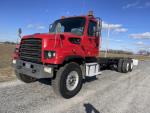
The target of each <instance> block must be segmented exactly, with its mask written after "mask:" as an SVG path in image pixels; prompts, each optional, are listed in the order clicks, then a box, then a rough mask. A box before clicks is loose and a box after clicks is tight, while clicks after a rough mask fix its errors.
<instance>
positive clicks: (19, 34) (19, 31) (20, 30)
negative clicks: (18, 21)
mask: <svg viewBox="0 0 150 113" xmlns="http://www.w3.org/2000/svg"><path fill="white" fill-rule="evenodd" d="M21 34H22V29H21V28H19V29H18V36H19V37H20V38H21Z"/></svg>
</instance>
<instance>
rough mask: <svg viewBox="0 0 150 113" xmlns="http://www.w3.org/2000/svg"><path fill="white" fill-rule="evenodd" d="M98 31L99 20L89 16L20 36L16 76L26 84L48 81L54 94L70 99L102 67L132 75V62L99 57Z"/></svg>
mask: <svg viewBox="0 0 150 113" xmlns="http://www.w3.org/2000/svg"><path fill="white" fill-rule="evenodd" d="M101 29H102V22H101V19H100V18H96V17H94V16H93V14H92V12H89V14H88V15H86V16H75V17H67V18H66V17H62V18H61V19H59V20H56V21H55V22H54V23H53V24H51V25H50V28H49V33H44V34H40V33H37V34H33V35H27V36H23V37H22V39H21V42H20V44H19V46H18V49H17V55H15V56H17V57H15V58H14V59H13V64H14V67H15V73H16V76H17V77H18V79H20V80H21V81H23V82H25V83H31V82H34V81H36V80H37V79H41V78H51V80H52V87H53V89H54V92H55V93H56V94H58V95H59V96H62V97H64V98H71V97H73V96H75V95H76V94H77V93H78V92H79V91H80V89H81V87H82V81H83V79H85V78H86V77H93V76H96V75H99V74H100V73H101V72H100V69H101V67H104V66H105V67H111V66H113V67H115V68H116V69H117V71H119V72H123V73H127V72H129V71H132V69H133V60H132V59H131V58H108V57H107V58H102V57H98V56H99V47H100V45H101Z"/></svg>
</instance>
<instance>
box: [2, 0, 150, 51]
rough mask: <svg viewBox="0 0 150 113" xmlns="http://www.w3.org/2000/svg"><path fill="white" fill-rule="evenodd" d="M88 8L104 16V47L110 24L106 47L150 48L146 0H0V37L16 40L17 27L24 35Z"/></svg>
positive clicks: (149, 5) (149, 3)
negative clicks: (107, 45) (108, 44)
mask: <svg viewBox="0 0 150 113" xmlns="http://www.w3.org/2000/svg"><path fill="white" fill-rule="evenodd" d="M89 10H93V11H94V15H96V16H97V17H101V18H102V20H103V31H102V34H103V35H102V36H103V37H102V38H103V39H102V40H103V44H102V48H103V49H105V48H106V33H107V29H108V24H109V26H110V29H111V31H110V42H109V43H110V46H109V48H111V49H123V50H130V51H134V52H136V51H138V50H140V49H146V50H149V51H150V22H149V21H150V1H149V0H54V1H52V0H24V1H22V0H11V1H10V0H0V41H7V40H8V41H17V38H18V36H17V29H18V28H19V27H21V28H22V29H23V35H26V34H33V33H37V32H48V26H49V24H50V23H52V22H53V21H54V20H56V19H59V18H60V17H61V16H72V15H73V16H74V15H85V14H87V12H88V11H89Z"/></svg>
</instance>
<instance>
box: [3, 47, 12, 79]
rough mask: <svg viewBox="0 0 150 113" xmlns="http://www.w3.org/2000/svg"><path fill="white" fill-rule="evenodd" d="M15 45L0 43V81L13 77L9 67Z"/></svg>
mask: <svg viewBox="0 0 150 113" xmlns="http://www.w3.org/2000/svg"><path fill="white" fill-rule="evenodd" d="M14 48H15V45H10V44H0V82H1V81H8V80H12V79H15V75H14V73H13V72H14V71H13V68H12V67H11V61H12V53H13V51H14Z"/></svg>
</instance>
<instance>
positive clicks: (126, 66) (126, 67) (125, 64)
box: [122, 60, 130, 73]
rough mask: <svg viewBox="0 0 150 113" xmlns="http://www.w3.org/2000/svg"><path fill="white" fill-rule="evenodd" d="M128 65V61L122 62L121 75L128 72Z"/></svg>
mask: <svg viewBox="0 0 150 113" xmlns="http://www.w3.org/2000/svg"><path fill="white" fill-rule="evenodd" d="M129 65H130V63H129V61H128V60H124V61H123V65H122V72H123V73H127V72H129Z"/></svg>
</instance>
